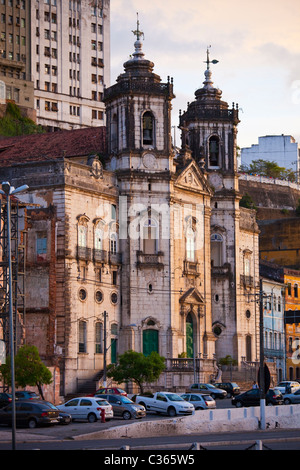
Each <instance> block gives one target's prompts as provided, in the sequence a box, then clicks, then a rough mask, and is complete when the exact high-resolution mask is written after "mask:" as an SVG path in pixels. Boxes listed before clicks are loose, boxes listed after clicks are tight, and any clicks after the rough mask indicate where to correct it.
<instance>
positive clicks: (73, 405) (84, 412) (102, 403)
mask: <svg viewBox="0 0 300 470" xmlns="http://www.w3.org/2000/svg"><path fill="white" fill-rule="evenodd" d="M57 408H58V409H59V410H60V411H64V412H65V413H69V414H70V415H71V416H72V420H75V419H87V420H88V422H89V423H94V422H95V421H97V420H98V419H101V410H104V411H105V420H107V419H110V418H113V415H114V413H113V409H112V406H111V405H110V404H109V403H108V401H106V400H104V399H103V398H98V397H96V398H94V397H78V398H72V399H71V400H69V401H67V402H66V403H64V404H63V405H58V406H57Z"/></svg>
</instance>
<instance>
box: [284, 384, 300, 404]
mask: <svg viewBox="0 0 300 470" xmlns="http://www.w3.org/2000/svg"><path fill="white" fill-rule="evenodd" d="M283 403H284V404H285V405H290V404H296V403H300V388H299V389H298V390H296V391H295V392H294V393H286V394H285V395H284V397H283Z"/></svg>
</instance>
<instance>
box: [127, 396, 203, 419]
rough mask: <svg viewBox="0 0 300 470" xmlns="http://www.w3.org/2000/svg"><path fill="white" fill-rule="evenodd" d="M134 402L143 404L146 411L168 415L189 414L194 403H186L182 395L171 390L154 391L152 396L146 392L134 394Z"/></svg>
mask: <svg viewBox="0 0 300 470" xmlns="http://www.w3.org/2000/svg"><path fill="white" fill-rule="evenodd" d="M146 395H147V396H146ZM135 402H136V403H139V404H140V405H142V406H144V407H145V408H146V411H155V412H156V413H158V414H160V413H162V414H167V415H168V416H170V417H173V416H177V415H191V414H193V413H194V411H195V408H194V405H191V404H190V403H187V402H186V400H184V399H183V398H182V397H180V396H179V395H177V394H176V393H172V392H156V393H154V394H152V396H149V394H148V393H147V394H143V395H136V397H135Z"/></svg>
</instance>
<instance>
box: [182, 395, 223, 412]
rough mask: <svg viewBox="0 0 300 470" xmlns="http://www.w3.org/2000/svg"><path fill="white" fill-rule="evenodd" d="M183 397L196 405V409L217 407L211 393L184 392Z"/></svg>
mask: <svg viewBox="0 0 300 470" xmlns="http://www.w3.org/2000/svg"><path fill="white" fill-rule="evenodd" d="M180 396H181V398H183V399H184V400H186V401H188V402H189V403H191V404H192V405H194V408H195V410H211V409H213V408H216V402H215V400H214V399H213V398H212V397H211V396H210V395H203V394H202V393H183V394H181V395H180Z"/></svg>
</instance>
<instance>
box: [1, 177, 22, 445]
mask: <svg viewBox="0 0 300 470" xmlns="http://www.w3.org/2000/svg"><path fill="white" fill-rule="evenodd" d="M26 189H28V186H27V185H26V184H24V185H23V186H20V187H19V188H17V189H15V188H14V187H13V186H11V185H10V183H9V182H8V181H5V182H3V183H2V189H0V194H3V195H4V196H6V201H7V251H8V253H7V256H8V288H9V292H8V296H9V297H8V300H9V338H10V359H11V394H12V449H13V450H15V448H16V397H15V358H14V323H13V321H14V320H13V299H12V262H11V212H10V210H11V201H10V197H11V196H14V195H15V194H17V193H20V192H22V191H26Z"/></svg>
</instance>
